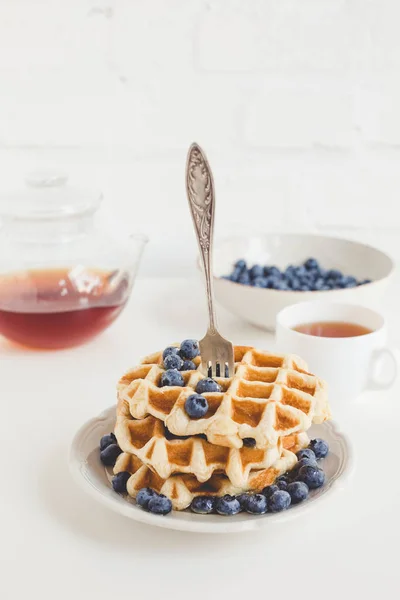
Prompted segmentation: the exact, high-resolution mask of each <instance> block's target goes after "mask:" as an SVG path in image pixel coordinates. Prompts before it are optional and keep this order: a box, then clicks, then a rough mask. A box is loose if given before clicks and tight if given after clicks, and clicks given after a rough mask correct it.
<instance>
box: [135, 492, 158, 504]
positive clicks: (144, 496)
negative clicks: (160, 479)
mask: <svg viewBox="0 0 400 600" xmlns="http://www.w3.org/2000/svg"><path fill="white" fill-rule="evenodd" d="M154 496H158V494H157V492H155V491H154V490H152V489H151V488H148V487H147V488H142V489H141V490H139V491H138V493H137V496H136V504H138V505H139V506H141V507H142V508H146V509H147V507H148V505H149V502H150V500H151V499H152V498H154Z"/></svg>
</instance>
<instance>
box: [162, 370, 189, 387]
mask: <svg viewBox="0 0 400 600" xmlns="http://www.w3.org/2000/svg"><path fill="white" fill-rule="evenodd" d="M160 384H161V387H164V386H173V385H177V386H180V387H183V386H184V385H185V382H184V380H183V377H182V375H181V374H180V373H179V371H177V370H176V369H170V370H169V371H165V373H163V374H162V375H161V380H160Z"/></svg>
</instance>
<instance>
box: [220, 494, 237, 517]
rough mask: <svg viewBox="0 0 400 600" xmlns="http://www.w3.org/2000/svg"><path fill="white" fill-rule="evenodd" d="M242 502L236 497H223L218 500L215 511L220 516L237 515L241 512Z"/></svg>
mask: <svg viewBox="0 0 400 600" xmlns="http://www.w3.org/2000/svg"><path fill="white" fill-rule="evenodd" d="M240 508H241V507H240V502H239V500H238V499H237V498H235V496H230V495H229V494H226V495H225V496H222V498H218V500H217V502H216V504H215V509H216V511H217V513H218V514H220V515H224V516H230V515H236V514H237V513H238V512H240Z"/></svg>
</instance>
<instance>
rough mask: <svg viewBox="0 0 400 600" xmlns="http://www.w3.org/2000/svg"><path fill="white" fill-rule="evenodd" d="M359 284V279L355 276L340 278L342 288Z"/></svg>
mask: <svg viewBox="0 0 400 600" xmlns="http://www.w3.org/2000/svg"><path fill="white" fill-rule="evenodd" d="M356 285H357V279H356V278H355V277H349V276H343V277H342V278H341V279H339V286H340V287H341V288H353V287H356Z"/></svg>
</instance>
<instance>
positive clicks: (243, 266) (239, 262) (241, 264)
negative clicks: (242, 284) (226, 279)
mask: <svg viewBox="0 0 400 600" xmlns="http://www.w3.org/2000/svg"><path fill="white" fill-rule="evenodd" d="M233 266H234V267H235V269H240V270H241V271H243V269H247V264H246V261H245V260H244V259H243V258H240V259H239V260H237V261H236V262H235V264H234V265H233Z"/></svg>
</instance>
